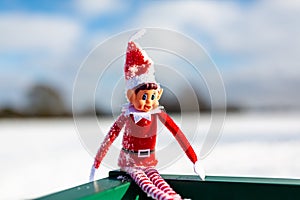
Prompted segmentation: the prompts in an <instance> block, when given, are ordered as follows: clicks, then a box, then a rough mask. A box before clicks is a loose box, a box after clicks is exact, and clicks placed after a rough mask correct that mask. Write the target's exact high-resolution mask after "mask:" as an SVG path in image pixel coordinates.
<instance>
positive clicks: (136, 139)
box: [94, 111, 197, 168]
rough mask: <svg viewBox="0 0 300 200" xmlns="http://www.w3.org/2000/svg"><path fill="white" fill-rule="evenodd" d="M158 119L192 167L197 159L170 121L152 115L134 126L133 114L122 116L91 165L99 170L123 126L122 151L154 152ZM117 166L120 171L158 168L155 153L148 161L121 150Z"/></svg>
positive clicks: (162, 112)
mask: <svg viewBox="0 0 300 200" xmlns="http://www.w3.org/2000/svg"><path fill="white" fill-rule="evenodd" d="M157 119H159V120H160V121H161V122H162V123H163V124H164V125H165V126H166V127H167V128H168V129H169V131H170V132H171V133H172V134H173V136H174V137H175V138H176V140H177V141H178V143H179V144H180V146H181V148H182V149H183V150H184V151H185V153H186V155H187V156H188V157H189V159H190V160H191V161H192V162H193V163H195V162H196V161H197V156H196V154H195V152H194V150H193V148H192V146H191V145H190V143H189V141H188V140H187V138H186V137H185V135H184V134H183V132H182V131H181V130H180V128H179V127H178V126H177V125H176V124H175V122H174V121H173V120H172V119H171V117H170V116H169V115H168V114H167V113H166V112H164V111H161V112H159V113H155V114H151V121H149V120H147V119H144V118H143V119H141V120H140V121H138V122H137V123H135V122H134V119H133V115H132V114H130V115H129V116H125V114H124V113H122V114H121V115H120V116H119V117H118V119H117V120H116V122H115V123H114V124H113V126H112V127H111V129H110V131H109V132H108V134H107V136H106V137H105V139H104V141H103V143H102V144H101V146H100V148H99V150H98V152H97V155H96V157H95V163H94V166H95V168H98V167H99V165H100V163H101V161H102V160H103V158H104V156H105V155H106V153H107V151H108V149H109V147H110V145H111V144H112V143H113V142H114V140H115V139H116V137H117V136H118V135H119V133H120V131H121V130H122V128H123V126H124V125H125V130H124V135H123V141H122V146H123V148H124V149H126V150H130V151H138V150H143V149H150V150H155V146H156V135H157V134H156V133H157ZM118 164H119V166H120V167H129V166H144V165H146V166H155V165H156V164H157V160H156V158H155V153H152V154H151V155H150V157H147V158H138V156H137V154H133V153H128V152H127V153H126V152H124V151H123V150H121V153H120V156H119V163H118Z"/></svg>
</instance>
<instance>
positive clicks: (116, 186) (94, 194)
mask: <svg viewBox="0 0 300 200" xmlns="http://www.w3.org/2000/svg"><path fill="white" fill-rule="evenodd" d="M129 186H130V182H121V181H119V180H116V179H109V178H104V179H100V180H98V181H94V182H90V183H86V184H83V185H79V186H77V187H73V188H70V189H67V190H63V191H60V192H57V193H54V194H50V195H47V196H43V197H40V198H37V199H38V200H61V199H62V200H65V199H78V200H79V199H80V200H93V199H121V198H122V197H123V196H124V194H125V192H126V191H127V190H128V188H129Z"/></svg>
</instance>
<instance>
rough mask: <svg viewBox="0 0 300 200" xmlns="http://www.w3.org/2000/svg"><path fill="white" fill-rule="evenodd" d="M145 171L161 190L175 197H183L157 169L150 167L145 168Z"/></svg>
mask: <svg viewBox="0 0 300 200" xmlns="http://www.w3.org/2000/svg"><path fill="white" fill-rule="evenodd" d="M145 173H146V175H147V176H148V177H149V179H150V180H151V182H152V183H153V184H154V185H155V186H156V187H158V188H159V189H160V190H162V191H163V192H165V193H167V194H169V195H170V196H173V198H175V199H181V197H180V195H179V194H177V193H176V192H175V191H174V190H173V189H172V188H171V186H170V185H169V184H168V183H167V182H166V181H165V180H164V179H163V178H162V177H161V176H160V174H159V173H158V171H157V170H156V169H154V168H152V167H148V168H146V169H145Z"/></svg>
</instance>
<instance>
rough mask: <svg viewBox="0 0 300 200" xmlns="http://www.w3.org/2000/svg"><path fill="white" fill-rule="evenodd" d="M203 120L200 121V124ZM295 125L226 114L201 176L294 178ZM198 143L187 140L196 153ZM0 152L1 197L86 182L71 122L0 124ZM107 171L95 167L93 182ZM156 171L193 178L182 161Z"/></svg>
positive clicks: (299, 150) (298, 139)
mask: <svg viewBox="0 0 300 200" xmlns="http://www.w3.org/2000/svg"><path fill="white" fill-rule="evenodd" d="M208 122H209V120H205V117H204V120H203V121H202V123H203V126H206V125H207V124H206V123H208ZM299 122H300V114H279V113H278V114H242V115H241V114H229V115H227V118H226V123H225V125H224V129H223V135H222V137H221V139H220V141H219V142H218V144H217V146H216V147H215V149H214V150H213V152H212V153H211V154H210V155H209V156H208V157H207V158H205V159H204V160H203V163H204V165H205V168H206V172H207V174H208V175H225V176H256V177H285V178H300V170H299V169H300V159H299V155H300V123H299ZM106 123H107V125H106V126H107V127H108V126H109V124H110V123H112V122H110V121H108V122H106ZM107 127H105V128H107ZM161 140H163V141H164V139H163V138H162V139H161ZM200 144H202V142H201V141H194V142H193V146H194V147H195V149H197V150H199V149H200ZM160 145H163V144H161V143H160ZM0 149H1V151H0V198H1V199H28V198H34V197H39V196H42V195H45V194H49V193H53V192H56V191H59V190H62V189H66V188H70V187H73V186H76V185H79V184H83V183H86V182H87V181H88V175H89V171H90V167H91V164H92V163H93V158H92V156H91V155H90V154H89V153H88V152H87V151H86V150H85V148H83V146H82V144H81V142H80V139H79V137H78V135H77V133H76V130H75V126H74V122H73V120H72V119H56V120H32V119H30V120H0ZM116 157H117V156H116ZM109 170H110V169H109V168H106V167H105V166H101V168H100V169H99V170H98V172H97V175H96V178H102V177H105V176H107V173H108V171H109ZM160 171H161V173H167V174H170V173H179V174H193V167H192V164H191V163H190V162H189V160H188V159H187V158H186V157H182V158H181V159H180V160H178V161H177V162H176V163H174V164H173V165H171V166H169V167H168V168H164V169H162V170H160Z"/></svg>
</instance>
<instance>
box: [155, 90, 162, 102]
mask: <svg viewBox="0 0 300 200" xmlns="http://www.w3.org/2000/svg"><path fill="white" fill-rule="evenodd" d="M163 91H164V90H163V89H162V88H160V89H159V90H158V91H157V92H158V95H157V98H156V99H157V100H159V99H160V97H161V95H162V93H163Z"/></svg>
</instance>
